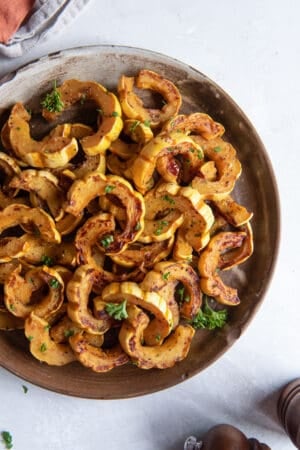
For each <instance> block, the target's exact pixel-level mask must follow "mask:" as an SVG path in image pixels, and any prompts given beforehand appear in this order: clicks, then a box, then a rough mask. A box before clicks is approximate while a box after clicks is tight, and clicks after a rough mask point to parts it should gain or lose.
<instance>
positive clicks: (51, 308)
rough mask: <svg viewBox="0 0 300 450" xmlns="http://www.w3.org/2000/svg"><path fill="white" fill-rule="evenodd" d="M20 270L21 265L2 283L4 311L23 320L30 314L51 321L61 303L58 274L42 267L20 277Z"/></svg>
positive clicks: (60, 283) (59, 277)
mask: <svg viewBox="0 0 300 450" xmlns="http://www.w3.org/2000/svg"><path fill="white" fill-rule="evenodd" d="M21 270H22V268H21V266H19V267H17V268H16V269H15V270H13V271H12V273H11V274H10V275H9V276H8V277H7V279H6V281H5V283H4V302H5V305H6V307H7V309H8V310H9V311H10V312H11V313H12V314H13V315H14V316H16V317H20V318H22V319H25V318H26V317H28V316H29V314H30V313H31V311H34V313H35V314H36V315H37V316H39V317H43V318H45V319H48V318H50V317H51V315H53V314H54V313H55V312H56V311H57V310H58V309H59V308H60V307H61V305H62V303H63V301H64V281H63V279H62V277H61V276H60V274H59V272H58V271H57V270H55V269H53V268H50V267H47V266H42V267H34V268H33V269H30V270H28V271H27V272H26V273H25V275H24V276H22V274H21ZM45 288H46V290H45Z"/></svg>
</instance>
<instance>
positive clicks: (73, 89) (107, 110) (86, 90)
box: [43, 79, 123, 155]
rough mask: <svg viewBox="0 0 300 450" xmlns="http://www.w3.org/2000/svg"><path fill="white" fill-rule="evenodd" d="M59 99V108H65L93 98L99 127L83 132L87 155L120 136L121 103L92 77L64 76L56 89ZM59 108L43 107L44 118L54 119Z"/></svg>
mask: <svg viewBox="0 0 300 450" xmlns="http://www.w3.org/2000/svg"><path fill="white" fill-rule="evenodd" d="M56 91H57V93H58V95H59V96H60V99H61V102H62V105H63V107H62V109H66V108H68V107H69V106H71V105H73V104H74V103H76V102H80V101H82V100H83V101H85V100H93V101H94V102H95V103H96V105H97V106H96V108H97V109H98V112H99V119H100V120H99V123H100V125H99V128H98V130H97V132H96V133H94V134H92V135H89V136H85V137H83V138H82V139H81V140H80V143H81V145H82V148H83V150H84V152H85V153H86V154H88V155H96V154H98V153H102V154H103V153H104V152H105V151H106V150H107V148H108V147H109V146H110V143H111V142H112V141H114V140H115V139H117V137H118V136H119V134H120V132H121V130H122V126H123V122H122V119H121V107H120V103H119V101H118V99H117V97H116V96H115V95H114V94H113V93H112V92H109V91H108V90H107V89H106V88H105V87H103V86H102V85H101V84H99V83H96V82H94V81H80V80H75V79H73V80H66V81H64V82H63V84H62V85H61V86H59V87H58V88H57V89H56ZM59 113H60V112H50V111H49V110H47V109H44V110H43V116H44V117H45V119H47V120H50V121H51V120H54V119H55V118H56V116H57V115H58V114H59Z"/></svg>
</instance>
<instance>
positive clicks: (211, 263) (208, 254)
mask: <svg viewBox="0 0 300 450" xmlns="http://www.w3.org/2000/svg"><path fill="white" fill-rule="evenodd" d="M245 237H246V233H244V232H242V231H241V232H220V233H218V234H216V235H215V236H213V237H212V238H211V240H210V241H209V243H208V245H207V247H206V248H205V249H204V250H203V251H202V253H201V255H200V257H199V264H198V270H199V273H200V277H201V278H200V287H201V289H202V291H203V292H204V293H205V294H207V295H209V296H211V297H214V298H215V299H216V300H217V301H218V302H219V303H222V304H224V305H233V306H234V305H238V304H239V303H240V299H239V297H238V293H237V290H236V289H234V288H232V287H230V286H227V285H225V283H224V282H223V281H222V279H221V277H220V275H219V274H218V271H217V270H218V269H220V263H219V260H220V259H221V258H222V256H221V255H222V253H223V252H224V251H226V250H230V249H234V248H237V247H240V246H241V245H242V243H243V240H244V239H245Z"/></svg>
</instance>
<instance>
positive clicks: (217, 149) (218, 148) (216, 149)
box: [214, 147, 222, 153]
mask: <svg viewBox="0 0 300 450" xmlns="http://www.w3.org/2000/svg"><path fill="white" fill-rule="evenodd" d="M221 151H222V149H221V147H215V148H214V152H216V153H220V152H221Z"/></svg>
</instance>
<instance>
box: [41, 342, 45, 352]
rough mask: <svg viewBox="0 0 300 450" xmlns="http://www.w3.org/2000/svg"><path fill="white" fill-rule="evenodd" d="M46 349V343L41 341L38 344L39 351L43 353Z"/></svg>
mask: <svg viewBox="0 0 300 450" xmlns="http://www.w3.org/2000/svg"><path fill="white" fill-rule="evenodd" d="M46 350H47V345H46V344H45V342H43V343H42V344H41V346H40V352H42V353H44V352H45V351H46Z"/></svg>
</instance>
